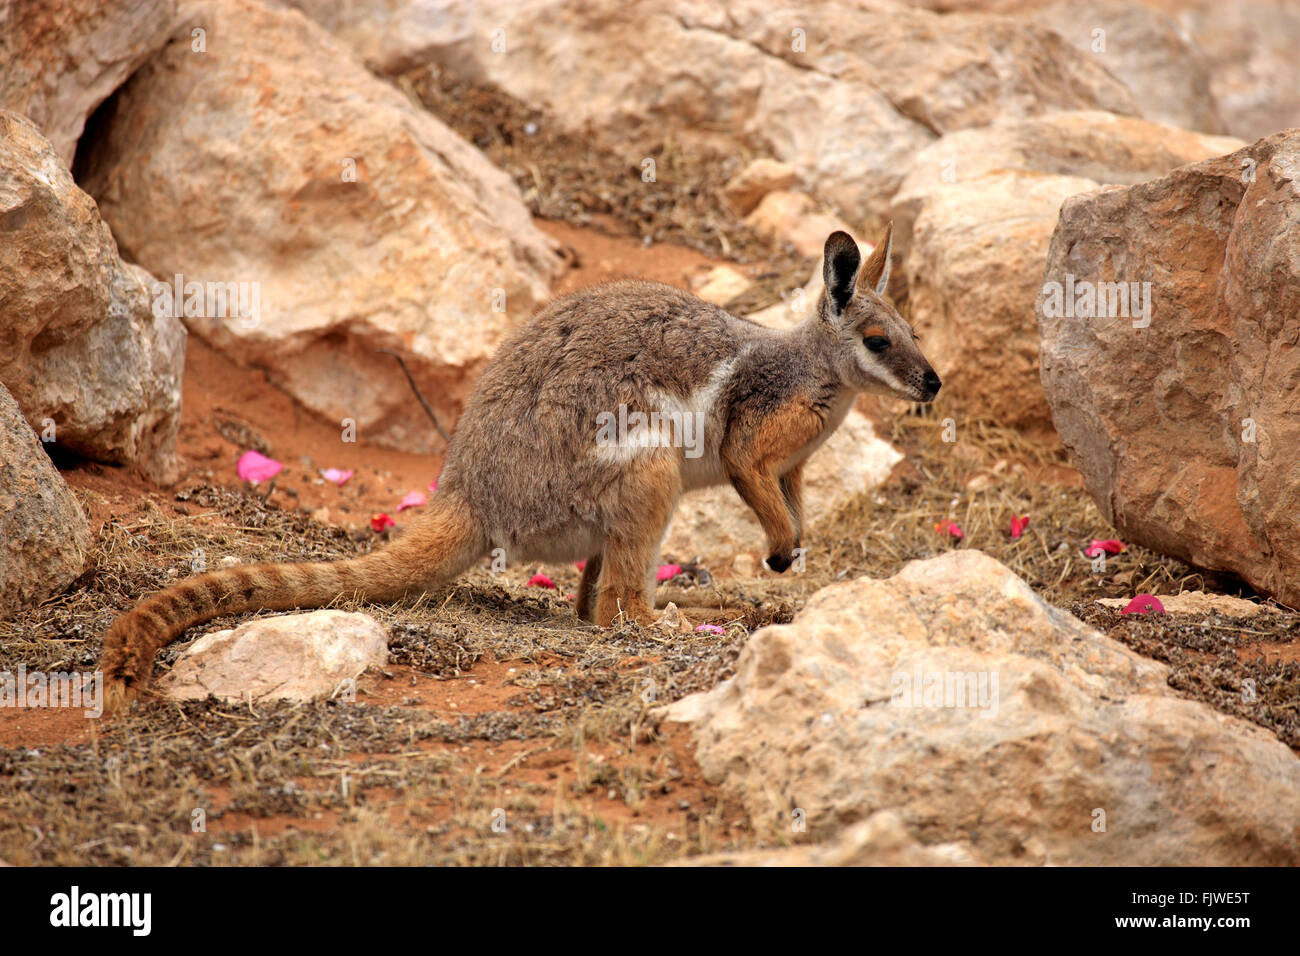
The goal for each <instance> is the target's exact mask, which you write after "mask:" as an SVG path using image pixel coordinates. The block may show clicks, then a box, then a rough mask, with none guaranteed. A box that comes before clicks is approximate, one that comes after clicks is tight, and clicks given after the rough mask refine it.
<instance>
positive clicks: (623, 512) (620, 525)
mask: <svg viewBox="0 0 1300 956" xmlns="http://www.w3.org/2000/svg"><path fill="white" fill-rule="evenodd" d="M680 490H681V478H680V477H679V474H678V470H677V462H676V461H675V460H674V459H673V458H672V456H670V455H667V454H662V453H661V454H657V455H655V456H653V457H651V458H648V459H645V460H643V461H642V462H639V463H637V464H636V465H635V466H634V467H632V468H629V470H628V472H627V473H626V474H625V475H624V477H623V479H622V481H620V482H619V488H618V498H617V500H616V502H615V503H614V510H613V512H612V514H611V515H610V517H611V519H612V520H611V522H610V527H609V529H608V531H609V533H608V536H607V537H606V539H605V552H604V555H603V556H602V560H601V570H600V583H599V584H598V585H597V588H596V615H595V623H596V624H598V625H600V626H601V627H608V626H609V625H610V624H612V623H613V622H614V620H615V619H616V618H617V617H618V616H619V615H620V614H623V615H624V616H626V617H627V618H629V619H630V620H633V621H636V622H637V623H639V624H649V623H651V622H652V621H653V620H654V591H653V589H652V588H651V586H650V582H651V581H652V580H653V575H652V573H651V570H652V568H653V566H654V560H655V558H656V557H658V553H659V543H660V542H661V541H662V540H663V536H664V530H665V528H667V526H668V519H669V518H671V517H672V513H673V507H674V505H676V504H677V495H678V493H679V492H680Z"/></svg>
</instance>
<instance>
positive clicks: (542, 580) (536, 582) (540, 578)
mask: <svg viewBox="0 0 1300 956" xmlns="http://www.w3.org/2000/svg"><path fill="white" fill-rule="evenodd" d="M528 586H529V587H530V588H550V589H551V590H552V591H554V590H555V582H554V581H552V580H551V579H550V578H548V577H547V576H546V575H544V574H542V573H541V572H540V571H539V572H538V573H537V574H534V575H533V576H532V577H531V578H529V579H528Z"/></svg>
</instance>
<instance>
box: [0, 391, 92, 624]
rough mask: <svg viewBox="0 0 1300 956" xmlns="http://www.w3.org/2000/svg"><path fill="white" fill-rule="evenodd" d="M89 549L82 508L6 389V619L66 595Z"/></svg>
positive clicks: (2, 502) (2, 445)
mask: <svg viewBox="0 0 1300 956" xmlns="http://www.w3.org/2000/svg"><path fill="white" fill-rule="evenodd" d="M89 550H90V527H89V525H87V523H86V516H85V515H84V514H83V513H82V511H81V506H80V505H78V504H77V499H76V498H74V497H73V496H72V492H71V491H69V490H68V486H67V485H66V484H64V482H63V478H62V476H60V475H59V473H58V472H57V471H56V470H55V469H54V465H52V464H51V463H50V458H49V456H48V455H46V454H45V450H44V449H43V448H41V443H40V442H39V441H38V440H37V438H36V435H35V434H34V433H33V432H32V430H31V427H30V426H28V424H27V422H26V421H24V420H23V414H22V411H21V410H20V409H19V408H18V403H17V402H15V401H14V399H13V396H12V395H10V394H9V391H8V390H7V389H6V388H5V387H4V386H3V385H0V617H8V616H10V615H13V614H17V613H19V612H20V611H26V610H29V609H31V608H32V607H33V606H35V605H36V604H38V603H39V602H41V601H43V600H45V599H46V598H48V597H50V596H51V595H54V594H58V593H59V592H60V591H62V590H63V589H64V588H65V587H67V586H68V585H69V584H71V583H72V581H73V580H74V579H75V578H76V577H77V576H78V575H79V574H81V572H82V570H83V568H84V566H85V563H86V555H87V552H88V551H89Z"/></svg>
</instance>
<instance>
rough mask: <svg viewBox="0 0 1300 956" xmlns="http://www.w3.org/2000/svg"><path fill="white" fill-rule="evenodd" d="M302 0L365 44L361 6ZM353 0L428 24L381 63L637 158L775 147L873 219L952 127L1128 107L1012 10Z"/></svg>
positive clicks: (839, 205) (783, 0)
mask: <svg viewBox="0 0 1300 956" xmlns="http://www.w3.org/2000/svg"><path fill="white" fill-rule="evenodd" d="M298 2H299V3H300V4H301V5H302V6H303V7H304V8H305V9H308V10H309V11H310V12H313V13H314V14H316V15H319V16H321V17H322V19H323V20H324V21H325V22H328V23H332V24H335V25H337V26H338V27H339V28H340V30H341V31H342V32H343V33H344V34H345V35H347V36H349V38H351V39H352V40H353V42H356V43H359V44H361V46H362V48H364V49H367V50H369V49H373V48H374V43H373V41H372V40H363V39H362V35H363V34H365V33H366V32H367V31H366V30H365V28H364V26H363V24H362V22H361V20H360V18H359V17H357V16H349V17H347V18H340V17H339V16H338V15H337V14H333V13H329V12H325V11H322V9H321V7H322V4H320V3H318V2H316V0H298ZM363 6H365V7H366V8H367V9H373V10H374V11H375V13H374V16H373V26H372V28H371V31H370V32H371V35H372V36H373V35H374V33H375V32H382V33H385V35H387V36H389V37H392V36H394V35H395V34H394V33H393V32H392V31H391V30H390V25H391V24H392V23H394V22H397V20H398V19H399V18H405V20H406V21H407V22H412V21H415V20H421V21H422V22H426V23H429V24H437V25H438V26H437V27H436V28H431V29H430V31H427V32H423V33H420V32H419V31H414V30H412V31H410V35H411V36H412V37H415V36H417V35H418V36H419V40H418V41H417V42H416V43H413V44H412V45H411V46H409V47H408V48H407V52H406V53H399V52H398V51H396V50H395V49H390V50H389V52H388V53H386V54H382V55H380V56H379V59H381V60H392V61H401V62H403V63H413V62H419V61H420V60H427V61H434V62H437V63H438V64H440V65H441V66H443V67H446V68H448V69H450V70H453V71H455V72H457V73H459V74H461V75H464V76H467V77H470V78H472V79H475V80H479V81H488V82H491V83H493V84H495V85H497V86H498V87H500V88H501V89H503V90H504V91H506V92H507V93H509V94H511V95H512V96H514V97H515V98H517V99H519V100H522V101H523V102H525V103H527V104H529V105H530V106H534V107H537V108H539V109H542V110H544V111H546V112H547V113H549V114H550V115H551V116H553V117H554V119H555V121H556V122H558V123H561V124H563V125H564V126H565V127H566V128H568V129H570V130H572V131H577V132H584V133H588V134H590V135H592V136H594V137H597V138H598V139H600V140H601V141H602V143H603V145H605V146H606V147H607V148H610V149H614V150H617V151H619V152H620V153H622V154H626V155H627V156H628V159H629V163H630V164H633V165H635V164H638V163H639V162H640V160H641V158H642V157H644V156H645V155H646V153H645V152H644V150H646V149H647V148H648V147H649V146H651V145H653V144H655V143H658V142H662V140H663V139H664V136H665V133H666V132H667V133H671V135H672V137H673V139H674V141H677V142H681V143H687V144H689V143H696V144H700V143H702V144H703V145H706V146H712V147H715V148H719V149H723V150H726V151H728V152H734V151H736V150H740V151H743V152H752V153H755V154H758V155H763V156H768V157H772V158H775V159H778V160H781V161H783V162H785V163H787V164H789V165H790V166H791V167H793V168H794V169H795V171H796V172H797V173H798V175H799V178H800V181H801V182H802V184H803V186H804V187H805V188H806V189H808V190H809V191H811V192H812V193H813V194H814V195H815V197H816V198H818V199H820V200H821V201H823V202H826V203H829V204H831V205H832V206H834V207H835V209H836V211H837V212H838V213H839V214H841V215H842V216H844V217H845V218H847V219H848V220H849V221H851V222H860V223H862V224H864V225H866V226H868V227H869V228H873V229H875V228H879V227H880V226H881V225H882V224H883V216H884V213H885V210H886V205H887V203H888V199H889V197H890V196H891V195H892V194H893V192H894V190H895V189H896V188H897V186H898V182H899V178H900V176H901V174H902V171H903V170H904V169H905V168H906V167H907V164H908V163H909V161H910V160H911V158H912V157H913V156H914V155H915V153H916V152H917V151H918V150H919V149H921V148H922V147H923V146H925V145H926V144H928V143H929V142H931V141H933V140H934V139H935V138H936V137H937V136H939V135H941V134H942V133H944V132H947V131H949V130H952V129H960V128H963V127H967V126H980V125H984V124H987V123H989V122H992V121H993V120H994V119H997V118H998V117H1005V116H1030V115H1036V114H1039V113H1044V112H1051V111H1053V110H1060V109H1107V110H1111V111H1113V112H1120V113H1128V114H1137V112H1138V108H1137V106H1136V104H1135V103H1134V100H1133V98H1132V96H1131V95H1130V94H1129V92H1128V90H1127V89H1125V88H1124V86H1123V84H1122V83H1120V82H1119V81H1118V80H1116V79H1115V78H1114V77H1113V76H1111V74H1110V73H1108V72H1107V71H1106V70H1105V68H1104V67H1102V66H1101V65H1099V64H1097V63H1095V62H1094V59H1093V58H1092V57H1086V56H1084V55H1083V54H1081V53H1079V52H1078V51H1077V50H1075V49H1074V48H1073V47H1071V46H1070V45H1069V44H1068V43H1067V42H1066V41H1065V40H1064V39H1063V38H1062V37H1060V36H1059V35H1057V34H1056V33H1053V32H1051V31H1050V30H1047V29H1045V28H1042V27H1034V26H1028V25H1023V24H1020V23H1016V22H1013V21H1012V20H1009V19H1007V18H1004V17H986V16H978V15H975V16H950V17H940V16H936V15H934V14H932V13H928V12H925V11H919V10H910V9H907V8H906V7H902V6H900V5H898V4H894V3H886V2H870V3H855V2H850V0H828V2H822V3H815V4H813V3H800V2H794V0H775V2H773V0H730V2H728V3H725V4H716V3H710V2H703V0H649V2H644V3H638V4H627V3H625V2H622V0H592V2H584V3H581V4H573V3H568V2H565V0H523V2H519V0H498V2H486V3H477V4H471V3H466V2H464V0H410V2H409V3H407V4H403V5H401V6H400V8H397V7H394V5H393V3H392V2H390V0H367V2H366V3H365V4H363ZM394 11H397V12H394ZM344 20H345V21H346V22H344ZM438 37H441V38H442V39H441V40H440V39H438ZM417 46H418V47H419V51H418V55H415V48H416V47H417ZM371 55H372V57H373V56H374V54H371Z"/></svg>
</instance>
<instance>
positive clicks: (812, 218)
mask: <svg viewBox="0 0 1300 956" xmlns="http://www.w3.org/2000/svg"><path fill="white" fill-rule="evenodd" d="M745 225H747V226H749V227H750V228H751V229H753V230H754V231H755V232H756V233H758V234H759V235H760V236H767V237H769V238H772V239H777V240H781V241H784V242H788V243H790V245H792V246H794V248H795V251H796V252H798V253H799V254H800V255H801V256H804V257H807V258H814V257H818V256H820V255H821V254H822V250H823V249H824V248H825V246H826V237H827V236H829V235H830V234H831V233H833V232H851V231H852V227H851V226H849V225H848V224H847V223H846V222H844V220H843V219H841V218H840V217H839V216H836V215H834V214H833V213H826V212H819V211H818V209H817V202H816V201H815V200H814V199H813V198H812V197H811V196H808V195H806V194H805V193H797V192H789V191H786V190H777V191H775V192H769V193H768V194H767V195H765V196H764V197H763V198H762V199H761V200H759V203H758V205H757V206H755V207H754V209H753V211H752V212H750V214H749V215H748V216H746V217H745Z"/></svg>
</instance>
